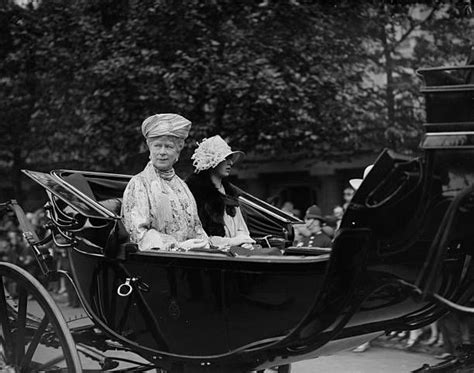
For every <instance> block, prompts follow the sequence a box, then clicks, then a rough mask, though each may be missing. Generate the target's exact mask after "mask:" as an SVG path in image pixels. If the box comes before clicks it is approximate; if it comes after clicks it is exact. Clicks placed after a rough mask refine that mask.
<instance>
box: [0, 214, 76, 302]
mask: <svg viewBox="0 0 474 373" xmlns="http://www.w3.org/2000/svg"><path fill="white" fill-rule="evenodd" d="M26 217H27V218H28V220H29V221H30V223H31V224H32V226H33V228H34V229H35V231H36V233H37V235H38V237H40V238H43V237H44V236H45V234H47V232H46V229H45V223H46V217H45V213H44V210H43V209H39V210H36V211H34V212H29V213H27V214H26ZM48 249H49V251H50V252H51V254H52V256H53V266H54V267H55V268H56V269H63V270H67V269H68V266H69V262H68V259H67V251H66V250H65V249H64V248H59V247H57V246H55V245H54V244H53V243H52V242H51V243H49V247H48ZM0 260H1V261H4V262H9V263H13V264H16V265H18V266H19V267H21V268H23V269H25V270H26V271H28V272H29V273H30V274H31V275H33V276H34V277H35V278H37V279H39V280H42V276H41V272H40V269H39V266H38V263H37V261H36V259H35V257H34V254H33V251H32V249H31V247H30V246H29V245H28V243H27V242H26V240H25V239H24V237H23V235H22V233H21V231H20V229H19V227H18V225H17V222H16V219H15V217H14V215H13V214H12V213H3V215H1V216H0ZM7 286H8V292H9V293H10V295H11V296H13V297H15V296H17V289H16V284H15V283H9V284H7ZM45 286H46V287H47V289H48V290H49V291H50V293H51V294H52V296H53V298H55V299H56V300H57V301H59V302H61V303H67V304H68V305H69V306H71V307H79V300H78V297H77V294H76V292H75V291H74V290H73V289H72V288H71V287H70V285H69V281H68V280H67V279H66V278H65V277H63V276H61V277H60V278H59V280H58V281H54V282H50V283H48V284H45Z"/></svg>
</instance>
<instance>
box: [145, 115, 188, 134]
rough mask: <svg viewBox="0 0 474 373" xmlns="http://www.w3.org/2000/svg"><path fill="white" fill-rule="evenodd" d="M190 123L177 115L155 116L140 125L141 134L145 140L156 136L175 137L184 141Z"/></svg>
mask: <svg viewBox="0 0 474 373" xmlns="http://www.w3.org/2000/svg"><path fill="white" fill-rule="evenodd" d="M190 129H191V122H190V121H189V120H187V119H186V118H184V117H182V116H181V115H178V114H155V115H152V116H151V117H148V118H146V119H145V120H144V121H143V123H142V133H143V136H145V138H146V139H149V138H151V137H158V136H175V137H179V138H181V139H186V137H188V134H189V130H190Z"/></svg>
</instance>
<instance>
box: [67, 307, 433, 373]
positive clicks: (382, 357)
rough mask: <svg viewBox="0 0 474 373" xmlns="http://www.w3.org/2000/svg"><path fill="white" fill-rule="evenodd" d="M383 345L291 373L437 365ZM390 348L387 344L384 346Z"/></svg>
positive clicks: (301, 365) (70, 312)
mask: <svg viewBox="0 0 474 373" xmlns="http://www.w3.org/2000/svg"><path fill="white" fill-rule="evenodd" d="M61 309H62V311H63V314H64V315H65V318H66V319H67V320H70V322H71V323H74V322H79V323H84V322H87V320H86V319H79V320H77V321H73V320H74V318H75V317H77V316H80V315H81V314H83V311H82V309H80V308H79V309H77V308H75V309H74V308H71V307H66V306H64V305H61ZM382 345H384V343H383V342H380V343H377V342H376V343H375V346H373V347H371V348H370V349H368V350H367V351H365V352H363V353H354V352H352V351H342V352H339V353H337V354H336V355H333V356H327V357H326V356H325V357H320V358H317V359H312V360H308V361H301V362H298V363H295V364H293V365H292V370H291V371H292V373H318V372H324V373H326V372H330V373H380V372H383V373H401V372H411V371H412V370H414V369H417V368H419V367H421V366H422V365H423V364H431V365H433V364H437V363H439V360H436V359H435V358H434V356H433V354H430V353H426V352H408V351H406V350H403V349H402V348H403V342H399V343H391V347H381V346H382ZM385 345H386V346H387V345H390V343H385ZM84 365H85V368H88V369H97V365H95V363H94V362H92V361H85V362H84Z"/></svg>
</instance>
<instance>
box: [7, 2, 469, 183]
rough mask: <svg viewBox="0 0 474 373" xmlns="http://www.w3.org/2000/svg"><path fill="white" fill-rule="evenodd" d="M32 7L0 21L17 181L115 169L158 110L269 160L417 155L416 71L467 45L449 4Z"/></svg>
mask: <svg viewBox="0 0 474 373" xmlns="http://www.w3.org/2000/svg"><path fill="white" fill-rule="evenodd" d="M37 4H38V5H37V6H36V7H32V6H30V7H27V8H22V7H20V6H18V5H15V4H14V3H7V5H4V6H3V7H2V9H1V12H0V18H1V21H2V22H0V24H1V26H0V27H1V30H0V31H1V32H0V72H1V75H0V76H1V78H0V87H1V88H0V112H1V113H2V116H1V118H0V146H1V150H0V157H1V158H0V162H2V164H3V165H5V167H10V169H11V170H12V171H14V172H12V175H14V177H18V170H19V169H20V168H21V167H30V168H45V169H49V168H51V167H54V166H62V167H80V168H89V169H101V170H119V169H121V167H122V166H123V165H124V164H126V162H127V161H128V159H129V158H130V157H131V156H133V155H134V154H136V153H138V152H139V151H140V150H143V141H142V138H141V133H140V130H139V126H140V123H141V121H142V120H143V119H144V118H145V117H147V116H148V115H151V114H154V113H159V112H177V113H180V114H182V115H184V116H186V117H188V118H189V119H191V120H192V121H193V129H192V132H191V137H192V139H194V140H200V139H202V138H203V137H206V136H210V135H213V134H217V133H218V134H220V135H222V136H224V137H227V138H228V139H229V141H230V142H231V144H232V145H234V146H236V147H238V148H240V149H243V150H247V151H253V152H256V153H259V154H265V155H266V156H268V157H276V156H278V155H281V154H282V153H284V154H303V155H305V156H314V157H318V158H327V159H332V158H336V157H338V156H339V157H340V156H347V155H351V154H354V153H356V152H360V151H377V150H379V149H380V148H383V147H386V146H390V147H393V148H396V149H397V150H399V151H406V152H409V151H413V149H414V148H415V147H416V146H415V144H416V141H417V138H418V136H419V134H420V132H421V123H422V120H423V117H422V106H421V102H420V95H419V93H418V88H417V87H418V84H417V82H416V78H415V73H414V71H415V69H416V68H417V67H420V66H427V65H440V64H445V63H447V62H459V61H461V58H460V56H461V55H465V54H466V53H467V51H468V46H469V42H470V38H472V19H470V18H463V17H461V16H460V15H461V14H460V11H459V8H458V7H457V6H456V4H457V3H452V4H451V3H449V4H447V5H445V4H444V3H434V4H435V5H434V6H433V5H430V6H428V5H424V4H416V3H406V4H405V5H391V4H392V2H379V1H373V2H362V3H359V2H351V1H341V2H323V1H318V2H313V1H300V2H298V1H295V0H288V1H269V0H268V1H262V2H260V3H257V2H254V1H250V0H241V1H232V0H207V1H199V0H188V1H177V0H176V1H170V0H161V1H152V0H144V1H133V0H120V1H112V0H93V1H85V0H76V1H67V2H64V1H59V0H43V1H41V2H39V3H37ZM393 4H398V3H397V2H393ZM189 144H191V145H193V141H190V142H189ZM15 175H16V176H15ZM15 180H16V179H15ZM16 183H17V184H18V182H16ZM18 188H19V184H18Z"/></svg>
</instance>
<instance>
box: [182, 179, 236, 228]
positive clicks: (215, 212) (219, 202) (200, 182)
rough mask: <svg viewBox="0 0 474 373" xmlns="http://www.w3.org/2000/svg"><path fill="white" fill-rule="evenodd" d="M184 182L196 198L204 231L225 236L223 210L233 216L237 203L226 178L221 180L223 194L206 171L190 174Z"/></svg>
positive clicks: (234, 193) (234, 192) (233, 190)
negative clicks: (224, 193)
mask: <svg viewBox="0 0 474 373" xmlns="http://www.w3.org/2000/svg"><path fill="white" fill-rule="evenodd" d="M186 182H187V184H188V187H189V189H190V190H191V193H193V195H194V199H195V200H196V204H197V208H198V214H199V219H200V220H201V223H202V226H203V228H204V230H205V231H206V233H207V234H208V235H209V236H221V237H223V236H225V229H224V211H226V212H227V214H228V215H230V216H235V213H236V209H235V208H236V207H237V206H238V205H239V203H238V200H237V198H238V194H237V191H236V190H235V189H234V188H233V187H232V186H231V185H230V184H229V183H228V182H227V181H226V180H222V185H223V186H224V189H225V191H226V195H225V196H224V195H223V194H222V193H220V192H219V191H218V190H217V188H216V186H215V185H214V184H213V183H212V181H211V177H210V174H209V172H206V171H203V172H200V173H199V174H192V175H191V176H190V177H189V178H188V179H187V180H186Z"/></svg>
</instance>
